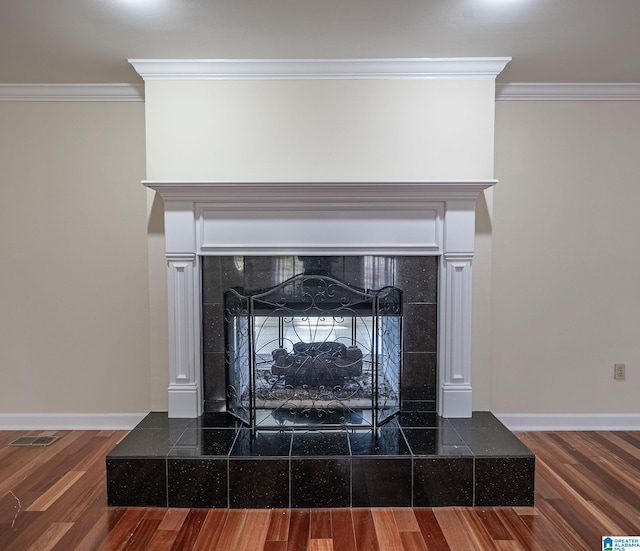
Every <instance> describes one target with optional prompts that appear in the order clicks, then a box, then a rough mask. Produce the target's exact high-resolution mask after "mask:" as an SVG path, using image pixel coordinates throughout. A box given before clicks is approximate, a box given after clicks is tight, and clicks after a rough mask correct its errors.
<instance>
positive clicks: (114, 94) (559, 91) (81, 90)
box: [0, 58, 640, 101]
mask: <svg viewBox="0 0 640 551" xmlns="http://www.w3.org/2000/svg"><path fill="white" fill-rule="evenodd" d="M468 59H489V58H468ZM491 59H498V58H491ZM500 59H508V58H500ZM459 60H460V59H458V61H459ZM242 61H246V60H242ZM311 61H320V60H311ZM339 61H349V60H339ZM361 61H362V60H361ZM371 61H376V60H371ZM382 61H385V60H382ZM386 61H399V60H386ZM424 61H436V60H424ZM437 61H444V60H437ZM308 62H309V61H305V62H304V63H308ZM142 63H144V64H145V65H144V67H146V68H148V69H150V68H151V67H149V66H147V65H146V64H147V63H152V64H155V60H151V61H142ZM171 63H175V61H172V62H171ZM504 64H506V62H505V63H504ZM503 66H504V65H503ZM449 67H451V65H449ZM344 68H346V66H343V69H344ZM388 68H389V67H388ZM458 68H459V69H461V68H462V67H461V66H459V67H458ZM440 69H441V70H442V71H441V72H439V73H437V74H436V73H431V74H427V73H421V74H418V73H415V72H414V73H410V72H404V73H401V72H391V71H388V72H387V73H386V75H385V74H383V73H377V75H378V76H377V77H376V76H375V75H374V73H373V72H371V73H369V76H365V73H363V72H360V73H357V74H356V73H353V74H350V73H348V71H345V72H344V73H343V75H342V76H341V75H338V74H334V75H333V76H329V74H328V73H325V74H324V75H322V74H319V73H317V74H311V73H309V74H306V75H305V74H303V73H298V74H297V76H288V77H287V76H285V75H283V74H281V75H280V76H275V75H272V76H269V75H266V74H262V75H261V76H260V75H258V74H257V73H253V74H250V73H246V74H244V75H243V76H242V75H240V76H235V77H233V76H229V75H230V74H227V76H221V73H219V74H218V76H215V77H214V76H209V77H207V76H203V77H198V76H191V77H189V76H186V73H185V74H183V75H182V76H179V77H177V78H178V79H188V78H207V79H208V78H214V79H225V78H228V79H231V78H237V79H278V78H281V79H285V78H294V79H304V78H309V79H320V78H327V79H330V78H333V79H339V78H345V79H346V78H356V79H357V78H396V79H399V78H494V75H493V73H492V72H489V71H486V72H482V71H480V70H478V71H477V72H476V73H475V76H472V75H471V73H469V72H466V73H464V72H458V73H455V72H451V73H447V72H445V70H444V69H445V66H444V65H443V66H441V67H440ZM478 69H479V67H478ZM145 74H146V73H145ZM145 74H143V75H142V76H143V78H145V79H147V80H149V79H150V80H160V79H163V78H167V79H169V78H173V77H171V76H169V74H168V73H167V76H159V73H154V74H153V75H152V76H145ZM465 75H466V76H465ZM482 75H483V76H482ZM492 75H493V76H492ZM496 100H497V101H544V100H547V101H581V100H600V101H637V100H640V83H561V82H558V83H547V82H540V83H535V82H533V83H529V82H513V83H505V84H502V83H496ZM0 101H144V84H129V83H123V84H0Z"/></svg>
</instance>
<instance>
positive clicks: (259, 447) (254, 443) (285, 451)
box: [231, 429, 293, 457]
mask: <svg viewBox="0 0 640 551" xmlns="http://www.w3.org/2000/svg"><path fill="white" fill-rule="evenodd" d="M292 436H293V432H292V431H266V430H263V431H253V430H251V429H240V431H239V433H238V438H237V439H236V441H235V444H234V445H233V449H232V450H231V456H232V457H248V456H254V457H264V456H272V457H278V456H286V457H288V456H289V454H290V452H291V439H292Z"/></svg>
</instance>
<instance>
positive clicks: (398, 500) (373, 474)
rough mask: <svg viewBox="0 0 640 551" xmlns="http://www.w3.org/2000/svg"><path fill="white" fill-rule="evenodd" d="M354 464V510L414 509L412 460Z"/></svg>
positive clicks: (363, 459)
mask: <svg viewBox="0 0 640 551" xmlns="http://www.w3.org/2000/svg"><path fill="white" fill-rule="evenodd" d="M351 461H352V475H351V476H352V490H351V491H352V498H351V506H352V507H411V458H409V457H407V458H405V459H387V458H377V457H357V458H356V457H354V458H353V459H352V460H351Z"/></svg>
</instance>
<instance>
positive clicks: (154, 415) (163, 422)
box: [136, 411, 192, 429]
mask: <svg viewBox="0 0 640 551" xmlns="http://www.w3.org/2000/svg"><path fill="white" fill-rule="evenodd" d="M191 421H192V419H176V418H171V419H170V418H169V414H168V413H167V412H166V411H152V412H151V413H149V414H148V415H147V416H146V417H145V418H144V419H143V420H142V421H140V422H139V423H138V424H137V425H136V429H179V428H186V427H187V426H188V425H189V424H190V423H191Z"/></svg>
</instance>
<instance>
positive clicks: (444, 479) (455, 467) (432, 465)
mask: <svg viewBox="0 0 640 551" xmlns="http://www.w3.org/2000/svg"><path fill="white" fill-rule="evenodd" d="M472 505H473V458H472V457H463V458H460V457H452V458H449V459H445V458H414V461H413V506H414V507H447V506H459V507H470V506H472Z"/></svg>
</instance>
